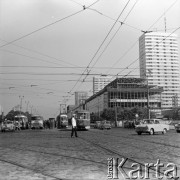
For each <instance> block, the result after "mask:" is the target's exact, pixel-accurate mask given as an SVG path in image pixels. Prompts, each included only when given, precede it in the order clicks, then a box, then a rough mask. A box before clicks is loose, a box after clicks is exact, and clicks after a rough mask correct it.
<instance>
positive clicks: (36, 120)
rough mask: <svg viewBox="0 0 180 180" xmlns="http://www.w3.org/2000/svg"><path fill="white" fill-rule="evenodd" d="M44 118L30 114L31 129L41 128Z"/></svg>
mask: <svg viewBox="0 0 180 180" xmlns="http://www.w3.org/2000/svg"><path fill="white" fill-rule="evenodd" d="M43 128H44V120H43V117H42V116H39V115H33V116H31V129H43Z"/></svg>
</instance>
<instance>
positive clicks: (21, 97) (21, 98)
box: [19, 96, 24, 114]
mask: <svg viewBox="0 0 180 180" xmlns="http://www.w3.org/2000/svg"><path fill="white" fill-rule="evenodd" d="M19 98H20V114H21V111H22V100H23V98H24V96H19Z"/></svg>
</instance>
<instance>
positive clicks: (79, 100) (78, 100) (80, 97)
mask: <svg viewBox="0 0 180 180" xmlns="http://www.w3.org/2000/svg"><path fill="white" fill-rule="evenodd" d="M87 98H88V92H86V91H78V92H75V106H79V105H80V104H83V103H84V102H85V100H86V99H87Z"/></svg>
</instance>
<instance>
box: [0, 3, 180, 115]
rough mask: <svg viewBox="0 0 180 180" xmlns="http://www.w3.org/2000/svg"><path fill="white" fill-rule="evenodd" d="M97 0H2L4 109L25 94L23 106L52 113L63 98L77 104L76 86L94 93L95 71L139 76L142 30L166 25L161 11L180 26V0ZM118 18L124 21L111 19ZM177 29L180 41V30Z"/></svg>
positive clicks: (0, 97)
mask: <svg viewBox="0 0 180 180" xmlns="http://www.w3.org/2000/svg"><path fill="white" fill-rule="evenodd" d="M94 2H96V0H0V104H1V106H2V107H3V110H4V113H5V114H6V113H8V112H9V111H10V110H11V109H12V108H13V107H14V106H16V105H18V104H20V97H23V99H22V103H23V111H25V110H26V109H27V104H28V110H29V111H31V109H32V111H33V112H34V113H39V114H41V115H42V116H44V118H49V117H55V116H57V115H58V113H59V107H60V104H63V103H65V101H64V100H65V99H66V98H68V101H67V102H66V103H67V105H68V104H74V95H73V93H74V92H75V91H82V90H83V91H88V93H89V96H90V95H92V87H93V86H92V77H93V75H95V74H110V75H116V74H117V73H119V77H122V76H124V75H127V74H129V75H130V76H131V77H139V69H138V67H139V60H138V56H139V53H138V52H139V49H138V38H139V37H140V36H141V35H142V31H147V30H153V31H163V32H164V31H165V18H166V31H167V32H169V33H172V32H173V31H175V30H176V29H178V28H179V27H180V0H138V1H136V0H130V1H128V0H99V1H97V2H96V3H95V4H93V3H94ZM92 4H93V5H92ZM90 5H92V6H90ZM83 6H84V7H83ZM88 6H90V7H89V8H88ZM118 17H119V21H120V22H123V24H121V23H120V22H115V20H116V19H118ZM175 33H176V34H178V42H179V41H180V38H179V37H180V36H179V35H180V30H177V31H176V32H175ZM179 44H180V43H179ZM179 47H180V45H179ZM133 62H134V63H133ZM132 63H133V64H132ZM131 64H132V65H131ZM86 67H88V70H87V69H86ZM127 67H128V68H127ZM124 68H126V69H124ZM87 72H89V75H88V76H87V75H86V74H87ZM82 73H84V74H85V75H83V76H82V75H81V74H82ZM19 96H20V97H19ZM66 96H69V97H66Z"/></svg>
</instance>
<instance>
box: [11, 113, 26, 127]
mask: <svg viewBox="0 0 180 180" xmlns="http://www.w3.org/2000/svg"><path fill="white" fill-rule="evenodd" d="M14 121H15V123H16V122H18V123H19V128H20V129H28V128H29V123H28V118H27V117H26V116H24V115H22V114H18V115H16V116H14Z"/></svg>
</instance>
